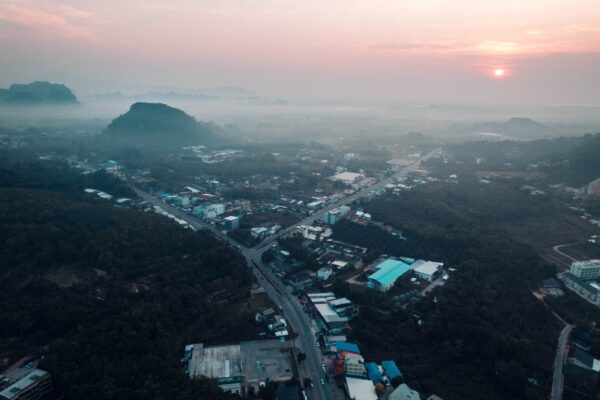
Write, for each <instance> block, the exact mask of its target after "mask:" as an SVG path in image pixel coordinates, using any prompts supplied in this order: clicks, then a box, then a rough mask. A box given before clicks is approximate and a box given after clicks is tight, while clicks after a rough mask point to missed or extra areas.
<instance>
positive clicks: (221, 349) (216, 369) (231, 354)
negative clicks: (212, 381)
mask: <svg viewBox="0 0 600 400" xmlns="http://www.w3.org/2000/svg"><path fill="white" fill-rule="evenodd" d="M192 346H193V350H192V356H191V358H190V360H189V364H188V374H189V376H190V377H191V378H194V377H196V376H206V377H208V378H216V379H227V378H234V377H241V376H242V375H244V374H243V372H242V356H241V354H240V345H239V344H235V345H230V346H213V347H204V346H203V345H202V343H198V344H194V345H192Z"/></svg>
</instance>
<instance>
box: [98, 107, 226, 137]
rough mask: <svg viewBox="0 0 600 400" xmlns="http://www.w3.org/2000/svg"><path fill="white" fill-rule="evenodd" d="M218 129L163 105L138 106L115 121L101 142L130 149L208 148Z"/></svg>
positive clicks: (105, 132)
mask: <svg viewBox="0 0 600 400" xmlns="http://www.w3.org/2000/svg"><path fill="white" fill-rule="evenodd" d="M217 130H218V128H217V126H216V125H214V124H207V123H201V122H198V121H196V119H195V118H194V117H192V116H190V115H188V114H186V113H185V112H184V111H182V110H180V109H177V108H174V107H170V106H168V105H166V104H162V103H141V102H140V103H134V104H133V105H132V106H131V108H130V109H129V111H127V112H126V113H125V114H123V115H120V116H119V117H117V118H115V119H114V120H113V121H112V122H111V123H110V124H109V125H108V126H107V127H106V130H105V131H104V132H103V133H102V135H101V138H102V139H105V140H112V141H114V142H116V143H117V144H118V143H125V144H130V145H146V146H152V145H167V146H180V145H188V144H189V145H192V144H206V143H207V142H209V141H211V140H213V139H214V137H215V135H216V132H217Z"/></svg>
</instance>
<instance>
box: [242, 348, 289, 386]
mask: <svg viewBox="0 0 600 400" xmlns="http://www.w3.org/2000/svg"><path fill="white" fill-rule="evenodd" d="M241 351H242V353H243V354H244V357H243V358H244V361H243V370H244V376H245V380H246V385H251V386H254V387H259V386H260V384H261V383H264V382H265V381H266V380H267V379H269V380H270V381H278V382H280V381H286V380H290V379H292V378H293V377H294V367H293V362H294V361H293V352H292V344H291V342H284V343H282V342H280V341H279V340H261V341H252V342H243V343H241Z"/></svg>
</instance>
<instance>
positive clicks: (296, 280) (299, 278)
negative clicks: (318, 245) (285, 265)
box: [287, 269, 313, 290]
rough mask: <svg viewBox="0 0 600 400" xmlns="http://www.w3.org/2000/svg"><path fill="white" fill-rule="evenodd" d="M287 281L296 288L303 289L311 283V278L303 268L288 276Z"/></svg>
mask: <svg viewBox="0 0 600 400" xmlns="http://www.w3.org/2000/svg"><path fill="white" fill-rule="evenodd" d="M287 279H288V281H289V282H290V283H291V284H292V286H294V287H295V288H296V289H298V290H305V289H306V288H308V287H309V286H311V285H312V281H313V278H312V276H311V275H310V273H309V272H308V271H307V270H305V269H303V270H302V271H299V272H296V273H295V274H292V275H289V276H288V278H287Z"/></svg>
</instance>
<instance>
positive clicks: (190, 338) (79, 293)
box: [0, 157, 257, 400]
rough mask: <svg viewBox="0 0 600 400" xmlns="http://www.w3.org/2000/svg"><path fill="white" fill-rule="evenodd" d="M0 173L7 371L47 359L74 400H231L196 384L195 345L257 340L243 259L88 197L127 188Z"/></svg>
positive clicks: (38, 171)
mask: <svg viewBox="0 0 600 400" xmlns="http://www.w3.org/2000/svg"><path fill="white" fill-rule="evenodd" d="M8 159H9V157H6V158H4V159H3V160H2V161H0V205H1V206H0V282H1V284H0V285H1V287H0V319H1V320H2V324H0V360H2V363H3V365H2V366H6V365H8V364H10V363H11V362H14V361H16V360H18V359H20V358H22V357H36V356H43V359H42V363H41V367H42V368H45V369H47V370H48V371H50V372H51V373H52V376H53V379H54V383H55V386H56V387H57V389H58V391H59V392H60V393H62V394H64V396H65V397H64V398H66V399H82V398H86V399H115V398H122V399H206V400H213V399H227V398H230V397H231V396H230V395H228V394H224V393H222V392H221V391H220V389H218V388H217V386H216V384H215V383H214V382H211V381H208V380H206V381H202V380H195V381H192V380H189V379H188V378H187V377H186V376H185V374H184V371H183V366H182V365H181V364H180V362H179V359H180V357H181V354H182V350H183V345H184V344H185V343H190V342H205V343H217V342H219V343H222V342H223V341H225V342H227V341H237V340H242V339H250V338H252V337H254V335H255V334H256V329H257V328H256V326H255V324H254V323H253V317H254V316H253V314H252V313H250V312H249V311H248V310H247V309H246V307H245V305H246V303H247V300H248V295H249V288H250V284H251V282H252V277H251V274H250V273H249V270H248V269H247V267H246V266H245V262H244V260H243V258H241V256H240V255H239V254H238V253H236V252H234V251H232V250H231V249H229V248H227V247H226V246H225V245H224V244H222V243H220V242H218V241H217V240H216V239H214V238H213V237H211V236H210V235H208V234H206V233H202V232H193V231H190V230H185V229H182V228H181V227H180V226H179V225H177V224H175V223H173V222H172V221H170V220H169V219H167V218H164V217H160V216H158V215H154V214H148V213H144V212H141V211H137V210H134V209H123V208H117V207H115V206H113V205H112V204H111V203H110V202H107V201H104V200H100V199H97V198H96V197H94V196H90V195H88V194H86V193H84V192H83V190H82V189H83V188H84V187H87V186H89V185H90V184H93V185H95V186H104V189H105V190H109V189H110V190H112V191H113V192H115V191H120V190H122V191H123V192H126V191H127V188H126V187H124V186H123V185H121V184H120V183H118V182H116V181H112V180H111V178H110V177H107V176H83V175H79V174H78V173H76V172H73V171H72V170H70V169H69V168H68V167H67V166H65V165H64V164H60V163H52V162H38V161H35V160H29V161H23V160H19V161H18V162H13V161H12V160H11V161H9V160H8Z"/></svg>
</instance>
